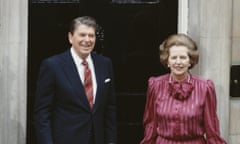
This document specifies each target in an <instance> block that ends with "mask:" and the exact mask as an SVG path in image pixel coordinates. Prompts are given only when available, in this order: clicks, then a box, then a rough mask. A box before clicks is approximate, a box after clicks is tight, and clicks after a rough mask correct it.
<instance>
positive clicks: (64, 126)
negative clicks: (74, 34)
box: [34, 50, 116, 144]
mask: <svg viewBox="0 0 240 144" xmlns="http://www.w3.org/2000/svg"><path fill="white" fill-rule="evenodd" d="M91 56H92V59H93V63H94V67H95V75H96V80H97V92H96V99H95V104H94V107H93V111H91V110H90V106H89V104H88V100H87V97H86V95H85V93H84V87H83V84H82V82H81V79H80V76H79V74H78V72H77V67H76V66H75V63H74V61H73V59H72V56H71V53H70V50H67V51H66V52H64V53H61V54H59V55H56V56H52V57H50V58H48V59H46V60H44V61H43V62H42V64H41V68H40V74H39V80H38V84H37V91H36V97H35V105H34V124H35V129H36V136H37V141H38V144H88V135H89V134H88V133H89V131H90V129H91V127H92V128H93V130H94V137H95V143H96V144H108V143H116V116H115V115H116V113H115V112H116V103H115V100H116V98H115V94H114V86H113V71H112V63H111V60H110V59H109V58H106V57H104V56H101V55H97V54H95V53H92V54H91ZM106 79H108V80H109V79H110V81H108V80H107V81H106Z"/></svg>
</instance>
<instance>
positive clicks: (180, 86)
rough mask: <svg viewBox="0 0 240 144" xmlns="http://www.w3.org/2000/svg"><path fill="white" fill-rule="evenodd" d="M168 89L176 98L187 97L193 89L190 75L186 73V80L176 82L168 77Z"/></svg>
mask: <svg viewBox="0 0 240 144" xmlns="http://www.w3.org/2000/svg"><path fill="white" fill-rule="evenodd" d="M170 77H171V76H170ZM169 90H170V95H171V96H173V97H174V98H176V99H178V100H184V99H187V98H188V97H189V96H190V95H191V93H192V90H193V85H192V83H190V76H189V75H188V78H187V80H184V81H181V82H178V81H172V80H171V78H170V79H169Z"/></svg>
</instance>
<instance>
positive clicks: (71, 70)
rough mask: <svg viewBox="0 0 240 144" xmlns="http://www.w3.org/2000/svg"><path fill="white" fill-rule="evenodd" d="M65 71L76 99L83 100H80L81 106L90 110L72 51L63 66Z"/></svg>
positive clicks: (68, 52) (66, 54)
mask: <svg viewBox="0 0 240 144" xmlns="http://www.w3.org/2000/svg"><path fill="white" fill-rule="evenodd" d="M63 71H64V73H65V74H66V76H67V79H68V80H69V81H70V83H71V85H72V88H73V91H74V93H75V94H76V97H78V98H80V99H81V100H79V102H80V103H81V105H82V106H83V107H84V108H85V109H87V110H90V107H89V104H88V100H87V97H86V95H85V92H84V87H83V84H82V81H81V79H80V76H79V74H78V71H77V67H76V65H75V63H74V61H73V58H72V56H71V53H70V51H67V52H66V53H65V64H64V65H63Z"/></svg>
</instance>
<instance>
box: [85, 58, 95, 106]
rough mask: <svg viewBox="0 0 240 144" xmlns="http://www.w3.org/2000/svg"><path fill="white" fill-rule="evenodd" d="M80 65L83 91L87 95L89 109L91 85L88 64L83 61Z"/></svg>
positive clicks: (91, 99)
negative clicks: (82, 71) (82, 73)
mask: <svg viewBox="0 0 240 144" xmlns="http://www.w3.org/2000/svg"><path fill="white" fill-rule="evenodd" d="M82 64H83V65H84V89H85V93H86V95H87V99H88V102H89V105H90V108H91V109H92V108H93V83H92V76H91V70H90V69H89V67H88V63H87V61H86V60H83V62H82Z"/></svg>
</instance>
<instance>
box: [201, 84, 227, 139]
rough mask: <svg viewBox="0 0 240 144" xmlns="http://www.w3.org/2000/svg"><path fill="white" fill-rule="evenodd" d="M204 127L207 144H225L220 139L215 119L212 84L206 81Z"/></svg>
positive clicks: (215, 99)
mask: <svg viewBox="0 0 240 144" xmlns="http://www.w3.org/2000/svg"><path fill="white" fill-rule="evenodd" d="M204 127H205V130H206V141H207V144H226V142H225V140H224V139H222V138H221V137H220V131H219V121H218V117H217V98H216V92H215V88H214V84H213V82H212V81H211V80H207V95H206V99H205V105H204Z"/></svg>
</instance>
